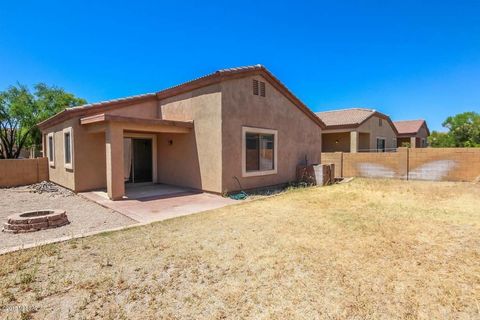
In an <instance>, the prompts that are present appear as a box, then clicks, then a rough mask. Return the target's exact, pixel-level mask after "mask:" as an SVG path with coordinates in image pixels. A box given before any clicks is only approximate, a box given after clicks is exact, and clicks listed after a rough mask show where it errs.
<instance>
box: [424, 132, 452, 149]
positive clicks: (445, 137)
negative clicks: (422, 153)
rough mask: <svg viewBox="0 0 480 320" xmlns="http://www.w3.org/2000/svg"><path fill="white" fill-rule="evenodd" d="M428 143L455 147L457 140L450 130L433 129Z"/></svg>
mask: <svg viewBox="0 0 480 320" xmlns="http://www.w3.org/2000/svg"><path fill="white" fill-rule="evenodd" d="M428 145H429V146H431V147H434V148H451V147H455V140H454V139H453V137H452V136H451V135H450V133H448V132H438V131H432V133H431V134H430V136H429V137H428Z"/></svg>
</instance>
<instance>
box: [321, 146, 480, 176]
mask: <svg viewBox="0 0 480 320" xmlns="http://www.w3.org/2000/svg"><path fill="white" fill-rule="evenodd" d="M321 162H322V164H328V163H335V165H336V169H335V177H336V178H339V177H354V176H357V177H372V178H396V179H411V180H431V181H475V180H477V179H480V148H398V149H397V152H387V153H342V152H334V153H322V159H321Z"/></svg>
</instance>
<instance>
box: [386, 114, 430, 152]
mask: <svg viewBox="0 0 480 320" xmlns="http://www.w3.org/2000/svg"><path fill="white" fill-rule="evenodd" d="M393 124H394V125H395V128H397V131H398V136H397V146H398V147H402V146H405V145H408V146H410V147H411V148H426V147H427V145H428V143H427V138H428V136H429V135H430V130H429V129H428V126H427V122H426V121H425V120H421V119H420V120H404V121H394V122H393Z"/></svg>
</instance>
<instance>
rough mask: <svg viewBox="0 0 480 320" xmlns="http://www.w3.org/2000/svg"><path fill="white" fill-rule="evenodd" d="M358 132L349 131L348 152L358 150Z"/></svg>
mask: <svg viewBox="0 0 480 320" xmlns="http://www.w3.org/2000/svg"><path fill="white" fill-rule="evenodd" d="M358 144H359V134H358V131H350V152H351V153H356V152H358Z"/></svg>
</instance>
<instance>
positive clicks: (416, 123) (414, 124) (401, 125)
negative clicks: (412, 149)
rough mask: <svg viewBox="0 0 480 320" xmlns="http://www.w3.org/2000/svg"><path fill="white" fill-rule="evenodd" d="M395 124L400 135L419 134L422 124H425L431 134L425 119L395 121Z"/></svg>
mask: <svg viewBox="0 0 480 320" xmlns="http://www.w3.org/2000/svg"><path fill="white" fill-rule="evenodd" d="M393 124H394V125H395V128H397V131H398V134H400V135H409V134H417V133H418V132H419V131H420V129H421V128H422V126H425V129H426V130H427V134H428V135H430V130H429V129H428V126H427V123H426V121H425V120H423V119H418V120H401V121H394V122H393Z"/></svg>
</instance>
